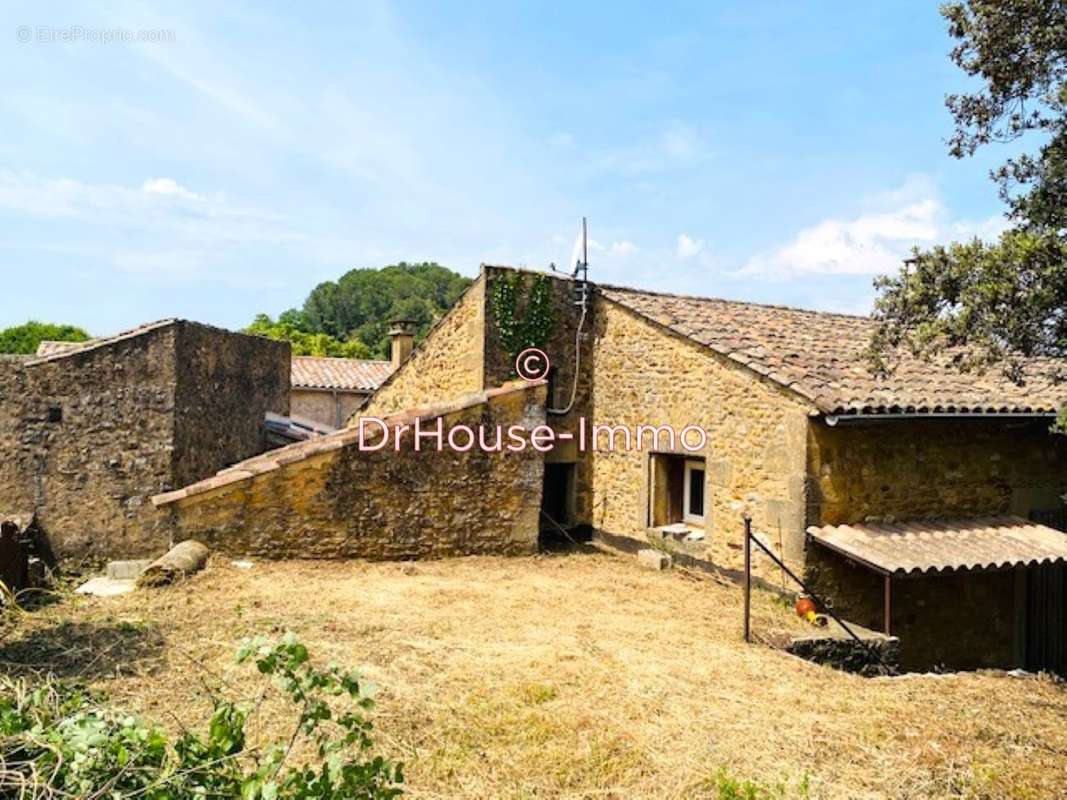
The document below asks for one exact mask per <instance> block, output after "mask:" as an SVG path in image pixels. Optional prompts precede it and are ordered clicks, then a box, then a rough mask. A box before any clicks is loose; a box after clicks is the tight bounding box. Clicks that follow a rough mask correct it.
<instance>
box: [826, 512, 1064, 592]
mask: <svg viewBox="0 0 1067 800" xmlns="http://www.w3.org/2000/svg"><path fill="white" fill-rule="evenodd" d="M808 535H809V536H810V537H811V539H812V540H813V541H815V542H816V543H818V544H820V545H822V546H824V547H827V548H829V549H830V550H834V551H836V552H838V553H840V554H841V555H843V556H846V557H847V558H850V559H852V560H853V561H857V562H859V563H860V564H863V565H864V566H866V567H869V568H870V569H872V570H874V571H875V572H878V573H880V574H882V575H891V576H894V577H898V576H899V577H903V576H909V575H912V576H913V575H938V574H946V573H951V572H961V571H968V572H973V571H988V570H995V569H1007V568H1010V567H1017V566H1033V565H1037V564H1057V563H1063V562H1067V533H1063V532H1062V531H1058V530H1056V529H1055V528H1050V527H1048V526H1047V525H1039V524H1037V523H1034V522H1028V521H1027V520H1024V519H1021V518H1019V517H1011V516H1002V517H975V518H964V519H940V520H916V521H911V522H898V523H874V522H864V523H859V524H855V525H826V526H823V527H817V526H812V527H810V528H808Z"/></svg>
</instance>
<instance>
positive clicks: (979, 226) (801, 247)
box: [737, 175, 1003, 278]
mask: <svg viewBox="0 0 1067 800" xmlns="http://www.w3.org/2000/svg"><path fill="white" fill-rule="evenodd" d="M873 201H874V203H875V205H877V206H880V209H879V210H876V211H871V212H868V213H865V214H861V215H859V216H857V217H854V218H852V219H825V220H823V221H821V222H818V223H816V224H815V225H812V226H810V227H808V228H804V229H803V230H801V231H800V232H799V233H798V234H797V235H796V236H795V237H794V238H793V240H792V241H790V242H788V243H787V244H785V245H782V246H781V247H779V248H777V249H775V250H771V251H768V252H765V253H760V254H757V255H756V256H754V257H753V258H751V259H750V260H749V262H748V263H747V264H746V265H745V266H744V267H743V268H742V269H741V270H739V272H738V273H737V274H739V275H764V276H770V277H779V278H790V277H795V276H798V275H878V274H882V273H892V272H895V271H896V270H897V269H898V268H899V267H900V264H901V262H902V261H903V260H904V259H905V258H906V257H907V256H908V253H909V252H910V250H911V248H912V247H916V246H918V247H926V246H930V245H933V244H937V243H939V242H948V241H950V240H953V239H960V238H970V237H972V236H975V235H977V236H980V237H981V238H984V239H989V238H994V237H995V236H996V234H998V233H999V232H1000V231H1001V230H1003V226H1002V225H999V227H998V223H997V222H996V220H995V219H993V220H985V221H983V222H980V223H971V222H967V221H965V220H952V219H950V218H949V214H948V211H947V210H946V209H945V207H944V205H943V204H942V203H941V200H940V198H939V196H938V192H937V188H936V185H935V184H934V183H933V181H932V180H930V179H929V178H927V177H926V176H921V175H920V176H911V177H909V178H908V179H907V180H906V181H905V182H904V184H902V185H901V186H900V187H899V188H897V189H894V190H892V191H890V192H884V193H881V194H879V195H876V196H875V197H874V198H873Z"/></svg>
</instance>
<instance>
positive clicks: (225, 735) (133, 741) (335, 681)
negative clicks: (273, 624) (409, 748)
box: [0, 634, 403, 800]
mask: <svg viewBox="0 0 1067 800" xmlns="http://www.w3.org/2000/svg"><path fill="white" fill-rule="evenodd" d="M237 660H238V663H249V662H251V663H254V664H255V666H256V668H257V669H258V670H259V672H260V673H262V674H263V675H266V676H270V677H271V678H272V680H273V683H274V685H275V687H276V688H277V689H279V690H280V691H281V693H282V695H283V696H284V697H285V698H286V699H287V700H288V701H289V702H290V703H291V704H292V706H293V708H294V716H295V719H294V721H293V728H292V732H291V734H290V735H289V736H288V737H287V738H286V739H285V740H283V741H278V742H275V743H273V744H271V745H269V746H267V747H251V746H248V745H247V744H246V730H245V726H246V723H247V721H248V719H249V714H250V712H251V710H252V707H250V706H247V705H242V704H238V703H234V702H231V701H229V700H226V699H223V698H221V697H215V698H214V713H213V714H212V715H211V719H210V720H209V722H208V724H207V730H206V731H204V732H202V733H196V732H192V731H187V732H185V733H183V734H182V735H181V736H180V737H178V739H177V740H176V741H174V742H173V744H172V743H171V742H170V740H169V739H168V737H167V735H166V734H165V733H164V731H163V730H162V729H161V728H159V727H158V726H155V725H152V724H150V723H147V722H145V721H143V720H141V719H139V718H137V717H133V716H130V715H127V714H123V713H121V712H118V711H116V710H114V709H112V708H109V707H108V706H107V705H106V702H105V700H106V698H104V697H103V696H101V695H99V694H96V693H93V692H90V691H89V690H87V689H85V688H84V687H81V686H77V685H73V684H67V683H63V682H59V681H55V680H46V681H43V682H41V683H39V684H37V685H32V684H31V683H30V682H28V681H26V680H23V679H11V678H6V677H4V678H0V797H15V796H17V797H25V798H61V797H62V798H70V797H94V798H109V800H110V799H111V798H115V799H116V800H117V798H129V797H137V798H144V800H164V798H166V800H193V798H197V799H198V800H206V799H207V798H242V800H342V798H343V799H344V800H349V798H367V799H368V800H369V799H371V798H373V799H374V800H378V799H379V798H382V799H385V798H394V797H398V796H399V795H400V794H401V789H400V784H402V782H403V774H402V768H401V765H400V764H392V763H391V762H389V761H387V760H385V759H384V758H382V757H381V756H375V755H372V750H373V740H372V739H371V723H370V721H369V720H368V719H367V718H366V715H365V712H367V711H368V710H369V709H370V708H372V707H373V701H372V700H371V697H370V687H368V686H366V685H365V684H363V683H361V682H360V680H359V677H358V676H357V675H356V674H355V673H352V672H347V671H342V670H341V669H340V668H338V667H337V666H336V665H330V666H328V667H327V668H326V669H317V668H315V667H314V666H312V664H311V662H310V660H309V658H308V652H307V649H306V648H305V647H304V645H302V644H300V642H298V641H297V640H296V638H295V637H294V636H293V635H292V634H288V635H286V636H285V637H284V638H282V639H281V640H280V641H277V642H268V641H266V640H264V639H259V638H257V639H253V640H248V641H246V642H244V643H242V645H241V648H240V650H239V651H238V654H237ZM262 699H263V698H262V697H261V698H259V701H260V702H261V701H262ZM308 745H310V746H311V747H312V749H313V751H314V753H315V755H316V756H317V757H316V758H315V759H314V760H313V761H310V762H306V763H298V764H293V763H291V762H292V758H291V756H292V753H293V751H294V748H296V747H298V746H303V747H306V746H308Z"/></svg>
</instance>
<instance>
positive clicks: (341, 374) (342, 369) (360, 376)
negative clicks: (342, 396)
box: [292, 356, 393, 392]
mask: <svg viewBox="0 0 1067 800" xmlns="http://www.w3.org/2000/svg"><path fill="white" fill-rule="evenodd" d="M392 371H393V365H392V364H391V363H390V362H388V361H369V360H364V359H358V358H319V357H317V356H294V357H293V368H292V384H293V388H294V389H338V390H341V391H356V392H373V391H374V390H375V389H377V388H378V387H379V386H380V385H381V383H382V381H384V380H385V379H386V378H387V377H389V375H390V373H392Z"/></svg>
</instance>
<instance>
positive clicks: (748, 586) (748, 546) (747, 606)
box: [745, 514, 752, 642]
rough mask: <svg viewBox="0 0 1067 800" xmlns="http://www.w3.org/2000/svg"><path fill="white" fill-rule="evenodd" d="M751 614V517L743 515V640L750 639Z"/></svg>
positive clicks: (747, 640)
mask: <svg viewBox="0 0 1067 800" xmlns="http://www.w3.org/2000/svg"><path fill="white" fill-rule="evenodd" d="M751 614H752V517H750V516H748V515H747V514H746V515H745V641H746V642H749V641H751V622H750V619H751Z"/></svg>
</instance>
